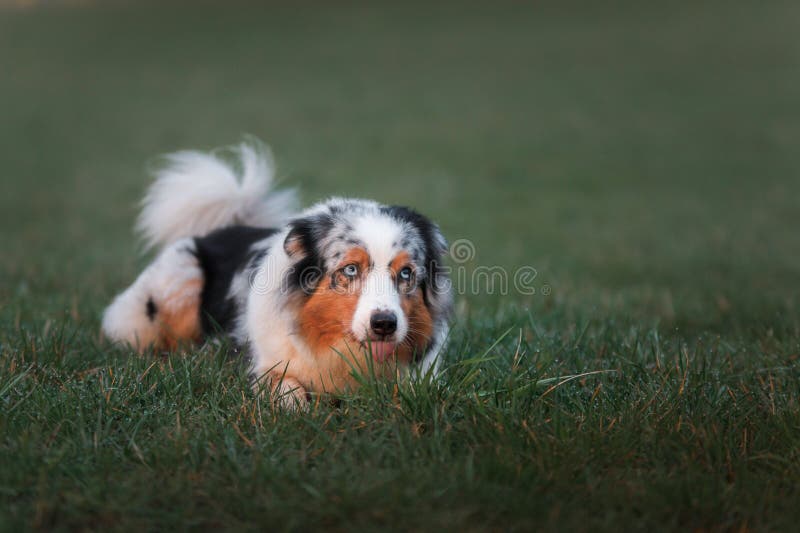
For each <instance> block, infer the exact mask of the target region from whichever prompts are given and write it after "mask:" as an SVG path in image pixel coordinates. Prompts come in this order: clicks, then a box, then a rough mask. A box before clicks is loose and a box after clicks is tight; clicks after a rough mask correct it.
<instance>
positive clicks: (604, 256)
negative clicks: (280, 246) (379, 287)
mask: <svg viewBox="0 0 800 533" xmlns="http://www.w3.org/2000/svg"><path fill="white" fill-rule="evenodd" d="M798 21H800V7H798V6H797V5H796V3H793V2H779V1H770V2H762V3H759V4H758V5H756V4H754V3H746V2H734V3H731V2H713V1H703V2H688V1H687V2H683V1H680V2H671V3H664V4H663V5H656V4H652V3H647V5H645V4H644V3H638V2H637V3H634V2H613V3H608V4H606V5H603V6H599V5H595V4H593V3H581V2H567V3H561V2H560V3H556V2H552V3H551V2H544V3H537V4H536V5H535V6H528V5H523V4H519V3H508V4H504V3H501V4H492V6H489V5H488V4H484V3H459V4H457V5H456V4H449V5H448V4H439V5H436V6H431V5H428V4H422V3H419V4H413V3H412V4H408V5H403V6H391V5H388V4H386V5H383V4H371V5H359V4H357V3H348V4H343V5H339V6H332V5H331V6H329V5H327V4H324V3H319V4H313V3H311V4H305V5H303V6H302V7H292V8H290V7H288V6H285V5H281V4H276V5H270V6H263V7H262V6H257V5H251V4H241V5H238V6H234V7H227V8H225V9H224V10H222V9H215V8H213V7H211V6H208V5H203V6H193V7H191V8H189V7H186V6H181V5H172V6H164V5H158V6H156V5H147V4H143V5H127V6H126V5H121V6H103V5H94V4H92V3H89V4H88V5H82V6H77V7H59V6H47V7H43V8H33V9H11V8H5V9H3V10H0V72H2V73H3V75H2V77H0V102H2V115H3V119H2V122H0V161H2V162H3V166H2V168H3V176H2V178H0V242H2V244H3V246H2V250H3V253H2V254H0V465H1V466H0V530H7V531H12V530H13V531H16V530H19V529H75V530H77V529H95V530H99V529H103V530H106V529H117V530H130V529H149V530H155V529H211V528H214V527H224V528H226V529H265V528H269V529H277V530H288V529H308V528H324V529H331V530H347V529H353V528H356V529H371V530H374V529H398V530H408V529H440V528H441V529H447V530H484V529H510V530H529V529H544V530H619V529H620V528H626V529H648V530H651V529H658V530H675V529H681V530H684V529H710V530H727V529H754V530H789V529H791V528H793V527H794V526H795V524H796V523H797V521H798V518H800V511H798V510H797V506H796V502H797V500H798V497H800V493H799V491H798V486H800V467H799V466H798V465H800V457H798V449H800V447H799V446H798V445H799V444H800V414H799V413H800V405H798V402H799V401H800V379H799V378H800V363H798V355H800V320H798V302H799V301H800V298H798V296H800V295H799V294H798V286H797V280H798V279H800V240H798V238H797V236H796V229H797V228H798V227H800V209H798V202H800V180H798V176H799V175H800V145H799V141H798V139H800V105H798V104H800V102H798V96H797V95H798V94H800V92H799V91H800V68H798V67H800V31H798V30H800V28H798ZM242 132H249V133H252V134H255V135H258V136H259V137H261V138H263V139H265V140H266V141H268V142H270V143H271V144H272V146H273V149H274V151H275V155H276V159H277V162H278V165H279V168H280V169H281V175H282V176H283V177H284V179H285V181H286V183H287V184H291V185H295V184H297V185H299V186H300V187H301V191H302V195H303V197H304V199H305V200H306V201H308V202H310V201H313V200H315V199H317V198H320V197H323V196H326V195H331V194H347V195H358V196H366V197H374V198H377V199H379V200H382V201H387V202H393V203H405V204H411V205H414V206H416V207H418V208H419V209H420V210H421V211H423V212H425V213H428V214H431V215H433V216H434V218H436V219H437V220H438V221H439V222H440V223H441V226H442V228H443V229H444V231H445V233H446V234H447V235H448V236H449V237H450V239H451V240H453V241H455V240H457V239H469V240H470V241H471V242H472V243H473V244H474V247H475V251H476V256H475V257H474V258H473V259H471V260H470V261H467V262H465V263H454V266H457V267H464V268H465V269H466V271H467V272H473V271H474V269H475V268H477V267H479V266H493V265H497V266H500V267H503V268H505V269H507V270H508V271H511V272H513V271H514V270H515V269H517V268H519V267H520V266H524V265H527V266H532V267H534V268H535V269H536V272H537V276H536V278H535V280H534V286H535V289H536V293H535V294H534V295H532V296H526V295H522V294H519V293H517V292H515V291H511V293H510V294H508V295H505V296H504V295H498V294H487V292H488V291H487V290H485V288H484V290H480V291H478V293H477V294H463V295H461V296H460V297H459V304H458V314H457V317H456V319H455V320H454V333H453V338H452V342H451V344H450V346H449V348H448V350H447V353H446V366H447V367H448V372H447V374H446V377H445V379H444V380H443V381H441V382H435V381H431V380H422V381H420V382H415V383H371V384H369V385H368V386H366V387H364V389H363V390H361V391H360V392H359V393H358V394H355V395H353V396H349V397H346V398H344V399H343V401H342V404H341V405H340V406H338V407H334V406H330V405H327V404H320V405H317V406H315V407H314V408H313V409H312V410H311V411H310V412H308V413H304V414H302V415H291V414H290V415H286V414H276V413H274V412H272V411H271V410H270V409H269V408H267V407H266V406H265V405H263V404H262V403H261V401H260V400H259V398H258V397H257V396H254V394H253V393H252V391H251V390H250V387H249V386H248V382H247V376H246V370H245V368H244V366H243V365H242V363H241V361H240V360H239V359H238V358H237V356H236V355H235V353H234V352H233V351H232V350H231V349H230V347H229V346H226V345H225V344H219V343H209V344H207V345H205V346H202V347H200V348H198V349H196V350H191V351H189V352H187V353H182V354H174V355H171V356H165V357H161V356H146V357H136V356H133V355H132V354H131V353H129V352H128V351H127V350H124V349H121V348H113V347H109V346H107V345H106V344H104V343H103V342H101V341H100V340H99V338H98V334H97V330H98V320H99V316H100V313H101V311H102V309H103V306H104V305H105V304H107V302H108V301H109V299H110V298H111V297H112V295H113V294H114V293H115V292H116V291H118V290H119V289H120V288H121V287H123V286H124V285H125V284H126V283H128V282H130V280H131V279H133V277H134V276H135V275H136V273H137V272H138V270H139V269H140V268H141V267H142V265H143V264H145V262H146V261H147V259H148V258H147V257H145V256H142V255H141V254H139V253H138V252H137V249H136V247H135V241H134V238H133V237H132V235H131V233H130V228H131V226H132V223H133V220H134V217H135V214H136V209H135V203H136V201H137V200H138V198H139V197H140V195H141V193H142V191H143V189H144V187H145V184H146V177H145V175H144V171H143V169H144V167H145V165H146V163H147V161H148V159H149V158H151V157H152V156H154V155H156V154H159V153H163V152H166V151H170V150H174V149H179V148H185V147H205V148H210V147H213V146H216V145H221V144H228V143H231V142H235V141H236V140H238V139H239V138H240V135H241V133H242ZM548 291H549V293H548ZM546 293H547V294H546ZM576 376H577V377H576Z"/></svg>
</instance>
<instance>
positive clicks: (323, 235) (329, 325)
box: [284, 199, 451, 363]
mask: <svg viewBox="0 0 800 533" xmlns="http://www.w3.org/2000/svg"><path fill="white" fill-rule="evenodd" d="M446 247H447V244H446V241H445V239H444V237H443V236H442V234H441V233H440V231H439V229H438V228H437V227H436V225H435V224H433V223H432V222H431V221H430V220H428V219H427V218H425V217H423V216H422V215H419V214H418V213H416V212H414V211H412V210H410V209H407V208H404V207H389V206H382V205H379V204H377V203H374V202H368V201H362V200H336V199H334V200H329V201H328V202H325V203H323V204H320V205H318V206H315V207H314V208H312V209H311V210H309V211H308V212H306V213H305V214H304V215H303V216H302V217H301V218H298V219H296V220H294V221H293V222H291V224H290V231H289V233H288V235H287V237H286V240H285V241H284V249H285V251H286V253H287V255H288V256H289V257H290V258H291V259H292V260H293V261H294V265H293V268H292V269H291V270H290V272H289V273H288V280H287V281H288V282H289V290H290V291H291V292H292V293H293V298H292V301H293V302H294V304H295V305H297V306H298V310H297V316H298V326H299V327H298V330H299V333H300V335H301V336H302V337H303V339H304V341H305V343H306V345H307V346H309V347H310V348H311V349H312V350H313V351H314V352H315V353H320V352H329V351H331V349H333V350H336V351H340V352H344V353H348V352H349V353H357V352H361V353H364V354H371V355H372V357H373V359H374V361H375V362H377V363H383V362H385V361H388V360H394V359H395V358H396V360H397V361H398V362H401V363H409V362H411V361H413V360H417V359H420V358H422V357H423V356H424V354H425V352H426V351H427V350H428V348H429V346H430V344H431V342H432V339H433V338H434V336H435V334H436V330H437V328H441V327H443V325H444V321H445V320H446V318H447V314H448V312H449V308H450V300H451V296H450V285H449V280H448V279H447V276H446V274H445V272H444V271H443V270H442V265H441V263H442V255H443V254H444V252H445V251H446Z"/></svg>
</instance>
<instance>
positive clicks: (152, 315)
mask: <svg viewBox="0 0 800 533" xmlns="http://www.w3.org/2000/svg"><path fill="white" fill-rule="evenodd" d="M145 312H146V313H147V318H149V319H150V322H153V321H155V319H156V314H157V313H158V307H156V303H155V302H154V301H153V297H152V296H150V297H149V298H148V299H147V305H146V306H145Z"/></svg>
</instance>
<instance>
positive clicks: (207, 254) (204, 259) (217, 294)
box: [194, 226, 278, 334]
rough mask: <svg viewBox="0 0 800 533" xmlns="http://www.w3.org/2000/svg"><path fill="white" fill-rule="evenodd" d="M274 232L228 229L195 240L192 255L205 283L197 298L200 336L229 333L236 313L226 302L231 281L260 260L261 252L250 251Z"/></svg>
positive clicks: (236, 310) (233, 303) (240, 227)
mask: <svg viewBox="0 0 800 533" xmlns="http://www.w3.org/2000/svg"><path fill="white" fill-rule="evenodd" d="M277 231H278V230H276V229H265V228H253V227H249V226H230V227H227V228H222V229H218V230H216V231H213V232H211V233H209V234H208V235H206V236H205V237H197V238H195V240H194V242H195V246H196V248H197V250H196V251H195V255H196V256H197V259H198V261H199V262H200V267H201V268H202V269H203V275H204V279H205V282H204V284H203V292H202V293H201V296H200V297H201V304H200V319H201V324H202V328H203V332H204V333H206V334H210V333H215V332H217V331H219V330H222V331H231V329H232V328H233V326H234V325H235V324H234V320H235V318H236V316H237V315H238V313H239V311H240V310H239V309H237V308H236V302H235V301H233V300H232V299H231V298H228V293H229V292H230V288H231V282H232V281H233V277H234V275H235V274H236V273H237V272H241V271H242V270H244V269H245V268H246V267H247V266H248V265H249V264H250V263H251V262H252V261H253V260H257V258H259V257H263V256H264V253H265V252H264V251H263V250H256V251H253V250H251V247H252V246H253V244H255V243H256V242H258V241H260V240H263V239H266V238H267V237H269V236H270V235H274V234H275V233H276V232H277Z"/></svg>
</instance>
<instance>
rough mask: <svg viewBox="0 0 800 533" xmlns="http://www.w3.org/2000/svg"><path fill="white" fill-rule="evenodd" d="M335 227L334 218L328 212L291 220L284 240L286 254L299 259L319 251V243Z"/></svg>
mask: <svg viewBox="0 0 800 533" xmlns="http://www.w3.org/2000/svg"><path fill="white" fill-rule="evenodd" d="M332 227H333V219H331V217H330V216H329V215H327V214H316V215H310V216H307V217H303V218H297V219H295V220H292V221H291V222H289V234H288V235H286V239H285V240H284V241H283V249H284V250H285V251H286V255H288V256H289V257H291V258H292V259H294V260H296V261H299V260H301V259H303V258H305V257H308V256H309V255H312V254H314V253H315V252H316V251H317V248H318V243H319V242H320V241H321V240H322V239H323V238H324V237H325V235H327V234H328V232H329V231H330V229H331V228H332Z"/></svg>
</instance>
